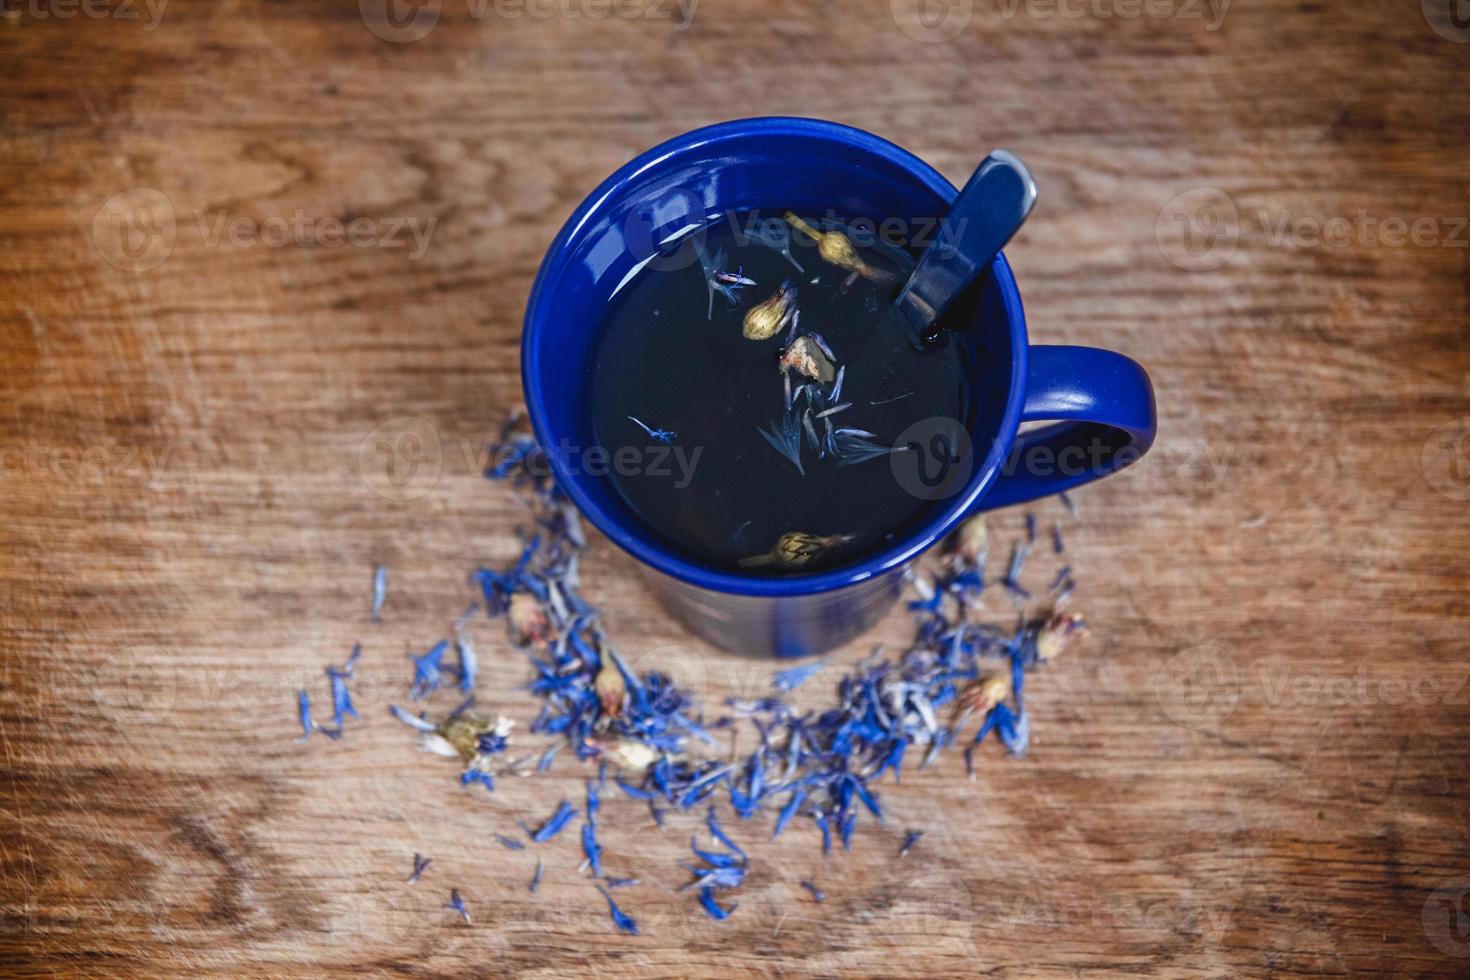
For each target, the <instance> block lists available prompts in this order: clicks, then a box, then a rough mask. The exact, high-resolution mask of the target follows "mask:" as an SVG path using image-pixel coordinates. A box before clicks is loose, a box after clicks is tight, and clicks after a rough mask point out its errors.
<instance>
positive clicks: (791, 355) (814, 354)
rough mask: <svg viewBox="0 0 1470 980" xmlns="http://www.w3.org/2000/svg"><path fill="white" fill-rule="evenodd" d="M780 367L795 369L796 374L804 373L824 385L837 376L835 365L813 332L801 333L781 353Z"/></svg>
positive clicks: (786, 369)
mask: <svg viewBox="0 0 1470 980" xmlns="http://www.w3.org/2000/svg"><path fill="white" fill-rule="evenodd" d="M781 369H782V370H783V371H789V370H795V371H796V372H797V373H798V374H804V375H806V376H807V377H808V378H811V379H812V380H813V381H820V382H821V383H822V384H824V385H826V384H831V383H832V382H833V381H834V380H836V378H837V365H835V364H833V363H832V359H831V358H830V357H829V356H828V355H827V352H826V351H825V350H823V349H822V343H821V340H820V339H819V338H817V337H816V336H815V335H814V334H802V335H801V336H800V337H797V338H796V340H795V341H794V342H793V343H792V344H791V346H790V347H788V348H786V350H785V351H783V352H782V353H781Z"/></svg>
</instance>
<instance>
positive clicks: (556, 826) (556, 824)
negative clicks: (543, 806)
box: [531, 800, 577, 844]
mask: <svg viewBox="0 0 1470 980" xmlns="http://www.w3.org/2000/svg"><path fill="white" fill-rule="evenodd" d="M576 815H577V808H576V807H574V806H572V805H571V804H570V803H568V802H567V801H566V800H562V801H561V803H560V804H559V805H558V806H557V808H556V812H555V813H553V814H552V815H551V816H550V817H548V818H547V820H546V822H545V823H544V824H542V825H541V829H539V830H537V831H536V832H535V833H533V834H532V835H531V840H533V841H535V842H536V843H537V844H544V843H546V842H547V841H549V840H551V838H553V837H555V836H556V835H557V834H559V833H561V831H562V828H563V827H565V826H566V825H567V823H568V821H570V820H571V819H572V818H573V817H575V816H576Z"/></svg>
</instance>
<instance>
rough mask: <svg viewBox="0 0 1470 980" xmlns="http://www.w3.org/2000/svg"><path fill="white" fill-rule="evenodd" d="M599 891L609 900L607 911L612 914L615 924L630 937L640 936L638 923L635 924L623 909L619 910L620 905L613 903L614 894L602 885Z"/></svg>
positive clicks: (598, 887)
mask: <svg viewBox="0 0 1470 980" xmlns="http://www.w3.org/2000/svg"><path fill="white" fill-rule="evenodd" d="M597 891H598V892H599V893H600V894H601V895H602V897H603V898H605V899H607V909H608V911H609V912H610V913H611V914H612V920H613V924H614V925H616V926H617V927H618V928H619V929H620V930H622V931H623V932H626V933H627V934H628V935H630V936H636V935H638V923H636V922H634V921H633V920H632V918H630V917H629V916H628V915H626V914H625V913H624V912H623V910H622V909H620V908H618V903H617V902H615V901H613V897H612V893H611V892H609V891H608V890H607V889H605V888H603V887H602V886H601V885H598V886H597Z"/></svg>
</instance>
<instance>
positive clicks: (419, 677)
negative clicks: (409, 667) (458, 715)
mask: <svg viewBox="0 0 1470 980" xmlns="http://www.w3.org/2000/svg"><path fill="white" fill-rule="evenodd" d="M448 649H449V641H448V640H440V641H439V642H438V643H436V644H434V646H433V647H431V648H430V649H429V652H428V653H425V654H422V655H421V656H417V657H415V656H414V655H413V654H412V653H410V654H409V655H408V656H409V659H411V660H412V661H413V688H412V689H411V690H410V691H409V697H411V698H413V699H414V700H415V701H419V700H422V699H423V698H425V697H428V696H429V695H430V694H432V693H433V692H434V691H437V690H438V689H439V677H440V673H439V664H440V661H442V660H443V659H444V652H445V651H446V650H448Z"/></svg>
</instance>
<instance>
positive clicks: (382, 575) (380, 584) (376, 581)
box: [373, 565, 388, 623]
mask: <svg viewBox="0 0 1470 980" xmlns="http://www.w3.org/2000/svg"><path fill="white" fill-rule="evenodd" d="M387 598H388V566H387V565H379V566H378V567H377V568H375V569H373V622H375V623H377V622H381V621H382V614H383V600H385V599H387Z"/></svg>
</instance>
